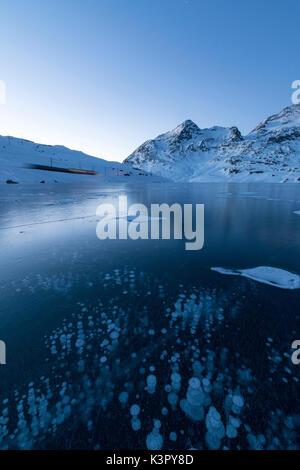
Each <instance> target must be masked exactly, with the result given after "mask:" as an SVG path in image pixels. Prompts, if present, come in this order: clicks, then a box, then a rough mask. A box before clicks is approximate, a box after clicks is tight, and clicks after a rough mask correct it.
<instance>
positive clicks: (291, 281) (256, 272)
mask: <svg viewBox="0 0 300 470" xmlns="http://www.w3.org/2000/svg"><path fill="white" fill-rule="evenodd" d="M211 270H212V271H216V272H218V273H220V274H231V275H233V276H244V277H247V278H249V279H252V280H253V281H257V282H262V283H263V284H268V285H270V286H274V287H280V288H281V289H299V288H300V276H299V275H298V274H294V273H291V272H289V271H285V270H284V269H279V268H273V267H271V266H259V267H257V268H250V269H224V268H214V267H213V268H211Z"/></svg>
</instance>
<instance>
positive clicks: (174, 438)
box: [169, 432, 177, 442]
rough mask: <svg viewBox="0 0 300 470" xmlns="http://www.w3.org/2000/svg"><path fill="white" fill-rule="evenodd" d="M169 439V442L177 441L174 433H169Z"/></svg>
mask: <svg viewBox="0 0 300 470" xmlns="http://www.w3.org/2000/svg"><path fill="white" fill-rule="evenodd" d="M169 439H170V441H174V442H175V441H177V434H176V432H170V435H169Z"/></svg>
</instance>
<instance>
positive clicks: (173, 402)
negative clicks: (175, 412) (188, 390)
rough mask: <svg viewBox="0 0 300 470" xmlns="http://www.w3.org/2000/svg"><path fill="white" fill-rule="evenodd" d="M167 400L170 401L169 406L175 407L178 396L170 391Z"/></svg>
mask: <svg viewBox="0 0 300 470" xmlns="http://www.w3.org/2000/svg"><path fill="white" fill-rule="evenodd" d="M168 402H169V403H170V405H171V407H172V408H173V409H174V408H176V405H177V402H178V396H177V393H175V392H170V393H169V394H168Z"/></svg>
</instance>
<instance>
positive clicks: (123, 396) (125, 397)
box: [119, 392, 129, 405]
mask: <svg viewBox="0 0 300 470" xmlns="http://www.w3.org/2000/svg"><path fill="white" fill-rule="evenodd" d="M128 397H129V394H128V392H121V393H120V395H119V402H120V403H122V405H125V403H127V401H128Z"/></svg>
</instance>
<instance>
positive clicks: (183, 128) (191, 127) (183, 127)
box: [170, 119, 200, 139]
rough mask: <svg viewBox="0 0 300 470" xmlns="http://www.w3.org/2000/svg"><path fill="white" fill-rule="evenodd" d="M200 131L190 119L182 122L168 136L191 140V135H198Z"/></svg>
mask: <svg viewBox="0 0 300 470" xmlns="http://www.w3.org/2000/svg"><path fill="white" fill-rule="evenodd" d="M199 132H200V129H199V127H198V126H197V124H195V123H194V122H193V121H192V120H191V119H187V120H186V121H183V122H182V123H181V124H179V126H177V127H175V129H173V130H172V131H171V132H170V134H171V135H172V136H177V137H180V138H181V139H191V138H192V137H193V135H195V134H199Z"/></svg>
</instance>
